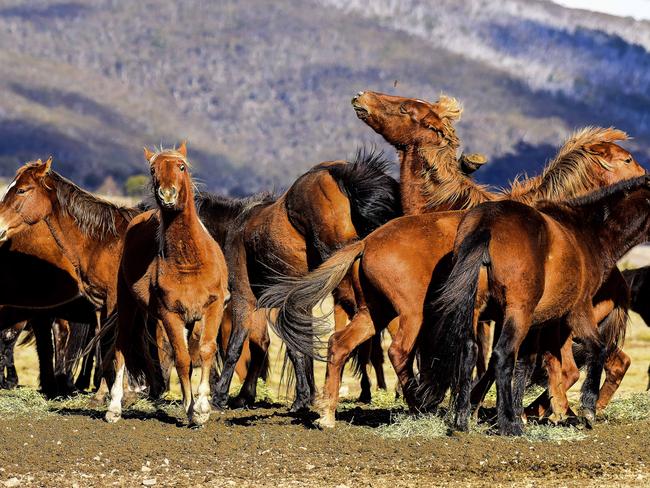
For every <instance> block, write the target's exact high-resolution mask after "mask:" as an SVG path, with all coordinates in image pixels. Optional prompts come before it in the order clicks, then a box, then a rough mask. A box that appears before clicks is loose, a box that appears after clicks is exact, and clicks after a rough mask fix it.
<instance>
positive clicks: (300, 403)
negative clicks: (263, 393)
mask: <svg viewBox="0 0 650 488" xmlns="http://www.w3.org/2000/svg"><path fill="white" fill-rule="evenodd" d="M309 407H310V402H309V401H304V400H296V401H295V402H293V404H292V405H291V408H290V409H289V412H291V413H300V412H308V411H309Z"/></svg>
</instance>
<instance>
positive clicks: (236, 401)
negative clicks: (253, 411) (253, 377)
mask: <svg viewBox="0 0 650 488" xmlns="http://www.w3.org/2000/svg"><path fill="white" fill-rule="evenodd" d="M252 406H253V402H252V401H251V399H250V398H247V397H242V396H238V397H236V398H233V400H232V402H230V408H233V409H240V408H251V407H252Z"/></svg>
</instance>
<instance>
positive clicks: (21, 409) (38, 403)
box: [0, 388, 50, 419]
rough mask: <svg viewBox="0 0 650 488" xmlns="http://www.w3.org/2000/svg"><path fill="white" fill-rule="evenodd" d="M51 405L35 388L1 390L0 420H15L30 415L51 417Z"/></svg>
mask: <svg viewBox="0 0 650 488" xmlns="http://www.w3.org/2000/svg"><path fill="white" fill-rule="evenodd" d="M49 413H50V411H49V405H48V402H47V400H46V399H45V397H44V396H43V395H41V394H40V393H39V392H38V391H36V390H34V389H33V388H17V389H15V390H0V418H5V419H7V418H14V417H19V416H25V415H29V416H31V417H37V418H39V417H44V416H46V415H49Z"/></svg>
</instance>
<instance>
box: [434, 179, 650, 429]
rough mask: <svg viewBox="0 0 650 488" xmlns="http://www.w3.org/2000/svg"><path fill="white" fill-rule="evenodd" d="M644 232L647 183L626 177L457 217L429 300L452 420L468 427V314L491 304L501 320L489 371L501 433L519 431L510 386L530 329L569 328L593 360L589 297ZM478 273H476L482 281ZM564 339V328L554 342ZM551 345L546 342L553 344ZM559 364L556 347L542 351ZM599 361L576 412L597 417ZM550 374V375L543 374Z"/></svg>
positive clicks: (559, 392)
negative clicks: (450, 261)
mask: <svg viewBox="0 0 650 488" xmlns="http://www.w3.org/2000/svg"><path fill="white" fill-rule="evenodd" d="M649 231H650V180H649V178H648V177H647V176H642V177H639V178H635V179H631V180H628V181H623V182H621V183H618V184H616V185H614V186H612V187H609V188H605V189H602V190H599V191H595V192H593V193H592V194H588V195H586V196H584V197H580V198H576V199H573V200H568V201H566V202H564V203H552V202H545V203H542V204H538V205H537V208H532V207H529V206H527V205H524V204H522V203H519V202H513V201H504V202H489V203H485V204H483V205H480V206H479V207H477V208H475V209H473V210H470V211H469V212H468V213H467V214H466V215H465V217H464V218H463V220H462V222H461V224H460V226H459V229H458V235H457V238H456V244H455V247H454V252H455V262H454V266H453V269H452V271H451V274H450V275H449V279H448V281H447V283H446V284H445V286H444V289H443V291H442V293H441V296H440V298H439V300H438V302H437V304H436V306H437V307H440V309H441V310H443V315H442V321H441V324H442V328H441V332H442V333H441V335H440V338H439V349H438V351H437V355H436V357H437V358H438V359H439V364H438V365H437V368H436V371H435V375H436V377H437V380H438V382H439V383H440V384H445V383H448V382H449V380H450V379H451V382H452V405H455V419H454V426H455V427H456V428H459V429H466V428H467V418H468V416H469V408H470V401H469V390H470V387H471V370H472V368H473V364H472V363H473V361H474V358H475V348H476V345H475V344H474V339H473V327H474V321H475V318H474V311H475V309H479V308H480V307H481V305H482V304H485V303H487V301H488V300H490V301H491V302H492V303H493V304H494V305H495V306H496V307H498V309H499V310H500V311H501V313H502V314H503V317H504V321H503V330H502V332H501V334H500V336H499V339H498V341H497V344H496V346H495V348H494V352H493V355H492V358H491V359H490V366H489V368H490V369H492V370H494V372H495V373H496V379H497V410H498V421H499V430H500V432H501V433H502V434H505V435H520V434H521V433H522V432H523V424H522V421H521V417H520V415H518V414H517V413H518V411H521V404H520V402H521V397H522V395H521V392H517V391H514V392H513V385H512V379H513V371H514V368H515V360H516V357H517V354H518V351H519V350H520V347H521V346H522V343H523V342H524V340H525V339H526V338H527V337H528V335H529V331H531V329H532V328H535V329H537V330H538V331H539V333H540V334H541V335H542V336H544V335H545V334H546V333H550V332H553V333H557V332H556V330H557V323H558V321H559V322H560V323H563V324H566V326H567V327H568V330H569V331H570V332H571V333H572V334H573V336H574V337H575V338H577V339H578V340H580V341H581V342H582V343H583V345H584V346H585V347H586V348H587V350H588V351H589V352H590V353H591V354H593V355H594V356H596V357H597V356H599V355H600V354H601V345H600V337H599V333H598V322H597V319H596V317H595V314H594V307H593V301H594V296H595V295H596V293H597V291H598V290H599V288H600V287H601V285H602V284H603V281H604V280H605V279H606V277H607V276H609V274H610V272H611V270H612V269H614V267H615V266H616V261H617V260H618V259H620V258H621V257H622V256H623V254H625V252H627V251H628V250H629V249H631V248H632V247H633V246H635V245H637V244H639V243H641V242H644V241H646V240H647V239H648V237H649ZM479 276H480V278H479ZM567 340H570V339H569V337H568V334H566V333H565V334H564V336H563V338H562V339H561V340H560V343H561V342H564V341H567ZM555 342H557V341H555V340H551V343H555ZM547 352H548V353H549V354H550V355H552V356H553V357H554V360H555V361H561V358H560V353H559V350H558V349H557V348H551V349H550V350H548V351H547ZM601 373H602V364H600V362H599V361H595V362H594V363H592V364H591V366H590V368H589V371H588V374H587V379H586V380H585V383H584V385H583V390H582V404H583V409H585V411H586V412H588V413H589V414H590V415H591V416H593V415H594V414H595V409H596V399H597V396H598V388H599V386H600V377H601ZM549 374H550V373H549ZM549 387H550V388H551V395H552V399H553V406H554V408H555V407H556V405H557V404H562V403H566V392H565V391H564V389H563V388H562V380H561V378H557V377H552V376H549Z"/></svg>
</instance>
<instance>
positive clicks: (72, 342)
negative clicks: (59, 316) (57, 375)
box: [63, 322, 95, 372]
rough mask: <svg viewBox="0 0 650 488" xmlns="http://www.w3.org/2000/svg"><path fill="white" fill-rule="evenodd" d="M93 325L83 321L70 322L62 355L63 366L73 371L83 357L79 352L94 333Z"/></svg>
mask: <svg viewBox="0 0 650 488" xmlns="http://www.w3.org/2000/svg"><path fill="white" fill-rule="evenodd" d="M94 329H95V327H94V325H91V324H87V323H83V322H70V335H69V336H68V340H67V341H66V344H65V347H64V349H65V350H64V351H63V357H64V358H65V364H64V368H65V369H66V370H67V371H70V372H73V371H75V370H76V369H77V366H78V365H79V363H80V362H81V360H82V359H83V355H82V354H81V353H82V351H83V350H84V348H85V347H86V344H88V341H89V340H90V339H91V336H92V334H93V333H94Z"/></svg>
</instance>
